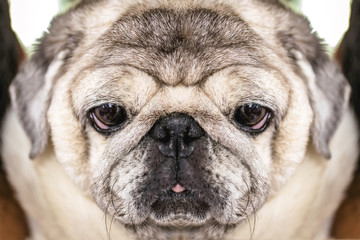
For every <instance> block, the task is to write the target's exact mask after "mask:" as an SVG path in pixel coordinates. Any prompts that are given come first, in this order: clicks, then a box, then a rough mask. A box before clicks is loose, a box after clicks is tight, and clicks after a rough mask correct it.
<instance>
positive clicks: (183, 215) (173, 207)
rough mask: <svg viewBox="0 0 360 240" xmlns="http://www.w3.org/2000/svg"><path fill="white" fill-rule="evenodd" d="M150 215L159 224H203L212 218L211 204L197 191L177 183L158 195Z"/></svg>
mask: <svg viewBox="0 0 360 240" xmlns="http://www.w3.org/2000/svg"><path fill="white" fill-rule="evenodd" d="M150 217H151V218H152V220H154V221H156V222H157V223H159V224H176V223H181V224H184V223H185V222H187V223H191V224H196V223H197V224H201V223H204V222H206V221H207V220H208V219H209V218H210V206H209V204H208V203H207V202H206V201H205V200H203V199H202V198H201V197H200V195H199V193H197V191H194V190H190V189H186V188H184V187H183V186H181V185H180V184H177V185H176V186H175V187H173V188H172V189H170V190H167V191H164V192H162V193H161V194H160V195H159V196H157V198H156V199H155V201H154V202H153V203H152V204H151V216H150Z"/></svg>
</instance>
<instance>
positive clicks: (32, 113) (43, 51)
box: [10, 12, 83, 158]
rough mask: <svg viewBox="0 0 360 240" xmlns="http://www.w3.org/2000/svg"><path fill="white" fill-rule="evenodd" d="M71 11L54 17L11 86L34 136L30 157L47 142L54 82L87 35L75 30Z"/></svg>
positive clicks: (26, 127)
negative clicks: (48, 117) (48, 113)
mask: <svg viewBox="0 0 360 240" xmlns="http://www.w3.org/2000/svg"><path fill="white" fill-rule="evenodd" d="M70 13H71V12H70ZM68 15H69V13H67V14H64V15H61V16H58V17H56V18H55V19H54V20H53V21H52V23H51V25H50V28H49V31H48V32H47V33H45V34H44V36H43V37H42V38H41V39H40V42H39V44H38V45H37V47H36V50H35V52H34V54H33V56H32V57H31V58H30V59H29V60H28V61H27V62H25V64H24V65H23V66H22V67H21V69H20V71H19V73H18V74H17V75H16V77H15V79H14V81H13V83H12V85H11V87H10V93H11V98H12V103H13V106H14V107H15V110H16V112H17V115H18V117H19V119H20V121H21V123H22V126H23V128H24V130H25V132H26V133H27V135H28V136H29V138H30V140H31V144H32V147H31V152H30V158H35V157H36V156H37V155H38V154H40V153H41V152H42V151H43V150H44V149H45V147H46V145H47V142H48V135H49V125H48V120H47V111H48V108H49V105H50V101H51V95H52V88H53V85H54V83H55V82H56V80H57V79H58V78H59V77H60V76H61V74H62V72H64V71H62V70H64V68H66V63H67V62H68V61H69V60H70V59H71V57H72V56H73V52H74V51H75V49H76V48H77V46H78V45H79V43H80V42H81V39H82V38H83V34H82V33H81V31H75V30H74V29H73V27H72V25H70V22H71V21H69V19H70V18H71V16H68Z"/></svg>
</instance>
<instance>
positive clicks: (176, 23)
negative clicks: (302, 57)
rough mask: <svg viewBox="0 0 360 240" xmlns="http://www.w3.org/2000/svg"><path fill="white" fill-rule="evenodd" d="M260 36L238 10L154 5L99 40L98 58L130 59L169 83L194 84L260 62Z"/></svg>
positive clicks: (126, 61)
mask: <svg viewBox="0 0 360 240" xmlns="http://www.w3.org/2000/svg"><path fill="white" fill-rule="evenodd" d="M258 41H259V37H258V36H257V35H255V33H253V32H252V30H251V29H250V28H249V27H248V26H247V24H246V23H245V22H244V21H243V20H242V19H240V18H239V17H236V16H231V15H221V14H219V13H216V12H213V11H211V10H208V9H195V10H194V9H193V10H182V11H175V10H165V9H152V10H149V11H146V12H144V13H143V14H142V15H140V16H126V17H123V18H120V19H119V20H118V21H117V22H116V23H114V25H113V26H112V27H111V28H110V30H109V31H107V33H106V34H104V35H103V37H101V38H100V40H99V43H100V44H99V45H100V46H101V49H99V51H98V53H99V54H97V62H100V63H102V64H116V63H122V64H128V65H131V66H132V67H136V68H138V69H141V70H142V71H145V72H146V73H148V74H149V75H151V76H153V77H154V78H155V79H158V80H159V81H160V82H162V83H163V84H167V85H177V84H179V83H183V84H185V85H192V84H195V83H197V82H199V81H201V80H202V79H204V78H205V77H206V76H208V75H210V74H212V73H213V72H216V71H218V70H220V69H223V68H225V67H227V66H230V65H234V64H249V63H256V62H261V59H262V57H261V54H260V52H259V50H258V49H259V44H258Z"/></svg>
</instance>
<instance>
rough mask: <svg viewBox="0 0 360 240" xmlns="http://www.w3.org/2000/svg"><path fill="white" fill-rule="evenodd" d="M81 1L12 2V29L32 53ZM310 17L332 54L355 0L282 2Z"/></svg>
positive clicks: (346, 23) (289, 0) (292, 0)
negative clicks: (57, 20) (56, 20)
mask: <svg viewBox="0 0 360 240" xmlns="http://www.w3.org/2000/svg"><path fill="white" fill-rule="evenodd" d="M79 1H80V0H31V1H30V0H9V3H10V10H11V15H12V26H13V29H14V31H15V32H16V33H17V35H18V37H19V39H20V41H21V42H22V44H23V45H24V46H25V48H26V49H27V51H28V52H31V49H32V45H33V44H34V43H35V42H36V39H37V38H39V37H41V35H42V33H43V32H44V31H45V30H46V29H47V27H48V25H49V22H50V21H51V19H52V18H53V17H54V16H55V15H56V14H58V13H61V12H64V11H66V10H67V9H68V8H70V7H72V6H73V5H74V4H76V3H77V2H79ZM281 1H282V2H283V3H284V4H286V5H288V6H289V7H291V8H293V9H294V10H295V11H297V12H300V13H302V14H304V15H305V16H307V17H308V18H309V20H310V22H311V25H312V27H313V28H314V30H315V31H317V32H318V34H319V36H320V37H321V38H323V39H324V40H325V43H326V44H327V45H328V50H329V52H330V53H331V52H333V51H334V49H336V47H337V44H338V43H339V41H340V40H341V39H342V36H343V34H344V32H345V31H346V30H347V28H348V22H349V15H350V3H351V0H281Z"/></svg>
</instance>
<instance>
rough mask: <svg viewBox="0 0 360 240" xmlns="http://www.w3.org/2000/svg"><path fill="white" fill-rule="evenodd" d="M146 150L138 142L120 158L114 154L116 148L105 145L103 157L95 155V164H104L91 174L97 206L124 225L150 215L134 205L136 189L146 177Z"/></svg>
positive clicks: (145, 209)
mask: <svg viewBox="0 0 360 240" xmlns="http://www.w3.org/2000/svg"><path fill="white" fill-rule="evenodd" d="M94 143H95V142H94ZM145 148H146V146H145V144H143V143H140V144H139V145H138V146H136V147H135V148H134V149H133V150H132V151H130V152H129V153H127V154H125V155H122V154H119V153H118V152H116V149H117V146H114V145H112V144H107V146H106V148H105V150H104V151H102V154H98V159H97V161H98V162H102V163H103V164H101V166H98V167H97V169H94V171H93V172H92V178H91V189H92V195H93V197H94V199H95V201H96V203H97V204H98V205H99V206H100V208H101V209H102V210H103V211H105V212H107V213H109V214H110V215H113V216H114V218H115V219H117V220H119V221H121V222H123V223H125V224H139V223H141V222H142V221H144V220H145V218H146V217H147V216H148V214H149V209H147V208H146V207H144V206H139V205H138V204H137V198H139V197H140V194H138V188H139V186H140V185H141V183H142V182H144V181H146V178H147V169H146V168H145V167H144V163H143V161H144V159H145V158H146V155H145V153H146V149H145ZM94 156H95V155H94ZM94 161H96V160H94Z"/></svg>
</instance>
